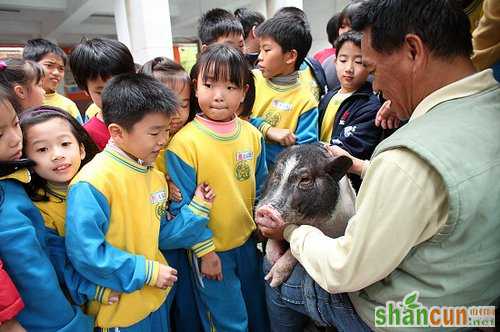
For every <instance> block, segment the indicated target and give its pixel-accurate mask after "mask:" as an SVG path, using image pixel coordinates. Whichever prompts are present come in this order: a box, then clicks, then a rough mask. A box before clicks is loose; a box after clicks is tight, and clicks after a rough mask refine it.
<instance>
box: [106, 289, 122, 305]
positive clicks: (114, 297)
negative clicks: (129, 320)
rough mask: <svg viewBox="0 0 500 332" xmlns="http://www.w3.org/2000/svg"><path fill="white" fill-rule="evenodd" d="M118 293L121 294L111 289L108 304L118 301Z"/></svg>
mask: <svg viewBox="0 0 500 332" xmlns="http://www.w3.org/2000/svg"><path fill="white" fill-rule="evenodd" d="M120 295H121V294H120V293H118V292H115V291H114V290H112V291H111V293H109V299H108V304H115V303H118V301H120Z"/></svg>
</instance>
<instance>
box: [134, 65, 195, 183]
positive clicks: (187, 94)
mask: <svg viewBox="0 0 500 332" xmlns="http://www.w3.org/2000/svg"><path fill="white" fill-rule="evenodd" d="M139 72H140V73H143V74H146V75H149V76H153V77H154V78H156V79H157V80H159V81H160V82H162V83H163V84H164V85H165V86H166V87H167V88H169V89H170V90H172V91H173V92H175V94H176V95H177V97H178V98H179V108H178V109H177V112H176V113H175V115H174V116H173V117H172V118H171V119H170V137H172V136H174V135H175V134H176V133H177V132H178V131H179V130H180V129H181V128H182V127H184V125H185V124H186V123H187V122H188V121H191V120H192V119H194V115H195V113H194V112H191V111H190V109H191V108H190V99H191V79H190V78H189V75H188V73H187V72H186V71H185V70H184V68H182V66H181V65H179V64H178V63H176V62H174V61H172V60H170V59H168V58H165V57H156V58H154V59H153V60H151V61H148V62H146V63H145V64H144V65H143V66H142V67H141V69H140V70H139ZM155 165H156V167H157V168H158V169H159V170H160V171H162V172H163V173H164V174H165V173H166V171H165V152H164V150H162V151H161V152H160V154H159V155H158V159H157V160H156V163H155ZM170 189H175V188H171V187H169V192H171V193H173V192H175V190H173V191H172V190H170Z"/></svg>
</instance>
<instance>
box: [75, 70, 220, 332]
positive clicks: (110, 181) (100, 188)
mask: <svg viewBox="0 0 500 332" xmlns="http://www.w3.org/2000/svg"><path fill="white" fill-rule="evenodd" d="M102 105H103V117H104V122H105V123H106V125H107V126H108V128H109V131H110V133H111V139H110V141H109V143H108V145H107V146H106V148H105V150H104V151H103V152H101V153H99V154H97V155H96V157H95V158H94V159H93V160H92V161H91V162H89V163H88V164H87V165H85V166H84V167H83V168H82V170H81V171H80V173H79V174H78V175H77V176H76V177H75V178H74V179H73V181H72V184H71V186H70V190H69V193H68V201H67V204H68V207H67V216H66V247H67V251H68V256H69V258H70V260H71V262H72V263H73V265H74V266H75V268H76V269H77V270H78V272H80V273H81V274H82V275H83V276H84V277H86V278H87V279H89V280H92V281H97V280H98V282H99V283H101V284H102V285H106V287H109V288H111V289H113V290H115V291H118V292H123V294H122V295H121V297H120V301H119V303H118V304H115V305H113V306H106V305H100V304H98V303H97V302H95V301H94V302H92V303H91V304H90V305H89V312H90V313H92V314H93V315H95V316H96V326H97V327H98V331H102V330H103V329H108V328H115V329H120V331H128V332H130V331H134V332H135V331H141V332H144V331H146V332H147V331H151V332H153V331H154V332H156V331H168V309H167V306H166V305H165V299H166V296H167V294H168V292H169V291H170V286H172V284H173V283H174V282H175V281H176V280H177V277H176V274H177V271H176V270H174V269H172V268H171V267H169V266H168V265H167V262H166V260H165V258H164V256H163V255H162V253H161V252H160V249H159V247H161V248H162V249H173V248H176V247H177V246H180V247H190V246H191V245H192V244H194V243H203V240H204V239H209V238H211V237H212V235H211V232H210V231H209V230H208V229H207V228H206V224H207V222H208V212H209V210H210V206H211V200H212V199H213V193H212V191H211V189H210V188H209V187H207V186H206V185H200V186H198V188H197V190H196V192H195V197H194V198H193V199H192V201H191V203H190V204H189V205H188V206H187V208H185V209H184V210H183V211H181V215H182V216H181V218H176V219H174V220H171V221H169V222H166V219H165V214H166V211H167V197H168V189H167V184H166V182H165V178H164V176H163V174H162V173H161V172H159V171H157V170H156V169H154V168H153V167H152V166H151V165H152V164H153V163H154V161H155V160H156V158H157V156H158V153H159V151H160V150H161V149H162V148H163V147H164V146H165V145H166V143H167V141H168V131H169V126H170V116H171V115H172V114H173V113H174V112H175V111H176V108H177V102H176V97H175V96H174V95H173V93H172V92H170V91H169V90H168V89H167V88H166V87H165V86H164V85H163V84H162V83H160V82H159V81H157V80H155V79H154V78H152V77H149V76H146V75H143V74H123V75H119V76H117V77H114V78H113V79H112V81H111V82H109V84H108V85H107V86H106V88H105V89H104V91H103V101H102ZM132 193H133V195H132ZM183 222H186V223H185V225H187V227H184V226H183V225H184V224H182V223H183Z"/></svg>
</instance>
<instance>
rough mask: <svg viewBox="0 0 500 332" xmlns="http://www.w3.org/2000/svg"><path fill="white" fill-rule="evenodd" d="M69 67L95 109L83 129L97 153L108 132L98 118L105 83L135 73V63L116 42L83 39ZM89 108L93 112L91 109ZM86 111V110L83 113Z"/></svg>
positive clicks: (122, 45)
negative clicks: (95, 146) (94, 112)
mask: <svg viewBox="0 0 500 332" xmlns="http://www.w3.org/2000/svg"><path fill="white" fill-rule="evenodd" d="M69 66H70V68H71V71H72V73H73V76H74V78H75V82H76V84H77V85H78V87H79V88H80V89H82V90H83V91H85V93H87V94H88V95H90V98H92V101H93V102H94V104H92V105H95V106H96V107H98V108H99V111H98V112H97V114H95V115H94V116H93V117H91V118H90V120H88V122H86V123H85V125H84V127H85V130H87V132H88V133H89V135H90V137H92V139H93V140H94V142H95V143H96V145H97V147H98V148H99V150H103V149H104V147H105V146H106V143H107V142H108V140H109V137H110V135H109V131H108V128H107V127H106V125H105V124H104V121H103V117H102V112H101V110H100V109H101V108H102V103H101V93H102V90H103V89H104V85H105V84H106V81H107V80H109V79H110V78H111V77H113V76H115V75H118V74H124V73H135V64H134V59H133V58H132V54H131V53H130V51H129V49H128V48H127V46H125V45H124V44H122V43H120V42H119V41H116V40H112V39H105V38H95V39H90V40H85V41H83V42H81V43H80V44H78V45H77V46H76V47H75V48H74V49H73V51H72V52H71V55H70V57H69ZM92 105H91V106H90V107H89V109H90V108H91V107H92V108H93V109H95V107H94V106H92ZM87 111H89V110H87Z"/></svg>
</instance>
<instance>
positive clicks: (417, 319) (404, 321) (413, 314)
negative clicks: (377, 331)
mask: <svg viewBox="0 0 500 332" xmlns="http://www.w3.org/2000/svg"><path fill="white" fill-rule="evenodd" d="M418 296H419V293H418V291H414V292H411V293H410V294H407V295H406V296H405V297H404V298H403V301H400V302H394V301H388V302H386V304H385V307H382V306H377V307H376V308H375V326H377V327H494V326H495V307H494V306H477V307H463V306H462V307H447V306H433V307H430V308H428V307H426V306H424V305H422V303H419V302H418Z"/></svg>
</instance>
